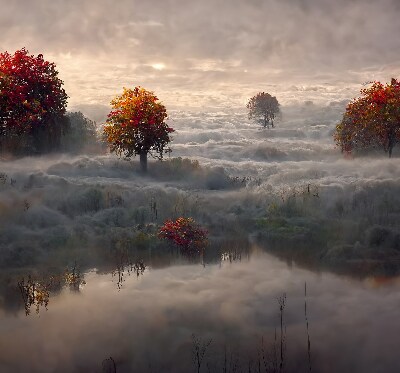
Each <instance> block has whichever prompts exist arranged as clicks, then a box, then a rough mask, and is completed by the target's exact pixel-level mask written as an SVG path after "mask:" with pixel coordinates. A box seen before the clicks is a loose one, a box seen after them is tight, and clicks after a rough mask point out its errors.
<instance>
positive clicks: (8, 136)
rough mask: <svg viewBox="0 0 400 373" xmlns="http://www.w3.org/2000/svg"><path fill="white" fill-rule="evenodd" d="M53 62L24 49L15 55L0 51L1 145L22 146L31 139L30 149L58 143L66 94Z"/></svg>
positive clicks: (62, 124) (53, 145)
mask: <svg viewBox="0 0 400 373" xmlns="http://www.w3.org/2000/svg"><path fill="white" fill-rule="evenodd" d="M62 85H63V82H62V80H60V79H59V78H58V72H57V70H56V66H55V64H54V63H51V62H48V61H45V60H44V59H43V56H42V55H41V54H39V55H38V56H37V57H35V56H33V55H30V54H29V52H28V51H27V50H26V49H25V48H23V49H21V50H17V51H16V52H15V53H14V54H10V53H8V52H4V53H1V54H0V138H1V141H0V144H1V145H2V146H3V147H7V146H8V147H9V148H11V150H12V148H14V149H15V148H21V146H23V144H21V140H22V139H25V140H26V141H28V142H29V141H30V142H31V146H33V147H34V149H32V148H31V149H29V150H30V151H36V152H40V151H45V150H52V149H53V148H56V147H57V146H59V141H60V137H61V133H62V131H63V128H64V127H65V126H66V125H67V123H68V121H67V120H66V119H65V117H64V114H65V108H66V104H67V98H68V96H67V94H66V93H65V91H64V89H63V88H62Z"/></svg>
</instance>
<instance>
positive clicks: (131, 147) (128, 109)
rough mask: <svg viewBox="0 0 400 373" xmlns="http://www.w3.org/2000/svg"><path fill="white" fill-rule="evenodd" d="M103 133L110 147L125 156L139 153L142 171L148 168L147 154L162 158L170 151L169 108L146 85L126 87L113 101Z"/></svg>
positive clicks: (171, 130)
mask: <svg viewBox="0 0 400 373" xmlns="http://www.w3.org/2000/svg"><path fill="white" fill-rule="evenodd" d="M111 105H112V108H113V110H112V111H111V112H110V114H108V119H107V124H106V126H105V127H104V134H105V136H106V139H107V142H108V143H109V144H110V148H111V151H113V152H115V153H117V154H118V155H119V156H121V155H124V156H125V158H128V159H129V158H131V157H132V156H135V155H139V156H140V164H141V168H142V171H143V172H146V171H147V154H148V153H150V154H151V155H152V156H153V157H155V158H158V159H162V157H163V154H164V153H166V152H169V151H170V149H169V148H168V143H169V142H170V141H171V138H170V134H171V133H172V132H174V130H173V129H172V128H171V127H169V126H168V125H167V124H166V123H165V119H166V118H167V111H166V108H165V106H164V105H162V104H161V103H160V102H159V100H158V98H157V97H156V96H155V95H154V93H153V92H150V91H147V90H146V89H144V88H141V87H136V88H135V89H133V90H132V89H126V88H124V92H123V93H122V95H120V96H117V97H116V98H115V99H114V100H113V101H111Z"/></svg>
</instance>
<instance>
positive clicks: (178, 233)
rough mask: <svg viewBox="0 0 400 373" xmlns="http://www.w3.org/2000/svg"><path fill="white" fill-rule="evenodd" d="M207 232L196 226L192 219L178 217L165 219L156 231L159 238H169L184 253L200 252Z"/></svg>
mask: <svg viewBox="0 0 400 373" xmlns="http://www.w3.org/2000/svg"><path fill="white" fill-rule="evenodd" d="M207 235H208V232H207V231H206V230H205V229H203V228H201V227H200V226H198V225H197V224H196V223H195V221H194V219H192V218H183V217H180V218H178V219H177V220H176V221H172V220H167V221H166V222H165V223H164V225H163V226H162V227H161V228H160V231H159V232H158V237H159V238H161V239H166V240H170V241H171V242H173V243H175V244H176V245H177V246H179V247H180V248H181V250H182V251H183V252H184V253H201V252H203V250H204V248H205V246H206V244H207Z"/></svg>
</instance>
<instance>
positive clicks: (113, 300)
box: [0, 250, 400, 373]
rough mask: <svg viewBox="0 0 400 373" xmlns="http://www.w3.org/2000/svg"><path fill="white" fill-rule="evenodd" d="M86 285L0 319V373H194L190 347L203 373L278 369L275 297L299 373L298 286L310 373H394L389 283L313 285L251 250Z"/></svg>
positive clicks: (399, 358) (303, 364) (322, 277)
mask: <svg viewBox="0 0 400 373" xmlns="http://www.w3.org/2000/svg"><path fill="white" fill-rule="evenodd" d="M85 280H86V285H85V286H84V287H83V288H82V289H81V290H80V291H79V292H74V291H71V290H69V289H63V290H62V291H61V293H59V294H56V295H54V296H52V297H51V299H50V303H49V305H48V310H47V311H46V310H45V309H44V308H41V310H40V312H39V314H36V313H35V311H34V310H33V311H32V312H31V314H30V315H29V316H26V315H25V312H24V309H23V308H21V309H20V310H18V311H13V312H12V311H10V310H5V309H2V310H0V331H1V334H0V371H1V372H41V373H42V372H102V371H112V370H110V369H111V367H110V364H108V363H109V362H110V360H108V361H105V359H108V358H110V357H112V359H113V360H114V361H115V363H116V367H117V372H197V366H196V365H195V362H196V361H195V360H196V359H195V358H194V355H193V350H194V348H195V346H196V343H197V346H199V347H200V348H201V347H203V346H208V347H206V349H205V354H204V359H203V360H202V362H201V367H200V371H201V372H207V371H211V372H214V371H216V372H223V371H224V369H225V368H226V371H227V372H234V371H236V372H241V371H243V372H248V371H249V367H250V371H254V372H256V371H257V372H258V364H260V366H261V371H265V370H263V369H264V360H265V361H267V362H268V361H269V363H271V364H272V365H271V366H273V361H274V357H273V356H275V355H274V345H275V348H276V351H277V356H278V358H277V363H278V364H279V363H280V342H281V339H280V308H279V303H278V299H279V298H280V297H282V296H283V294H286V303H285V308H284V311H283V322H284V329H283V332H284V333H285V329H286V333H285V334H284V336H286V337H285V340H284V341H283V346H284V347H285V348H284V369H285V371H287V372H291V371H304V372H305V371H309V369H310V367H309V365H310V362H309V358H308V351H307V329H306V321H305V312H304V306H305V294H304V288H305V283H307V297H306V300H307V317H308V321H309V336H310V345H311V351H310V352H311V368H312V371H314V372H398V371H400V355H399V353H398V351H399V343H400V318H399V317H398V315H399V307H400V292H399V290H400V280H399V279H390V280H388V279H377V278H375V279H372V278H371V279H364V280H358V279H353V278H350V277H341V276H337V275H334V274H330V273H324V272H322V273H315V272H312V271H309V270H305V269H301V268H298V267H297V266H296V265H288V264H287V263H285V262H283V261H280V260H278V259H276V258H274V257H271V256H270V255H268V254H266V253H264V252H261V251H259V250H255V252H254V253H253V254H252V255H251V256H250V257H248V258H247V257H246V258H245V259H242V260H241V261H236V262H232V263H230V262H229V261H228V262H222V263H221V264H213V265H206V266H202V265H199V264H188V263H186V264H182V263H179V264H176V265H171V266H168V267H164V268H157V269H155V268H151V267H150V268H148V269H147V270H146V271H145V272H144V274H143V275H140V276H139V277H136V275H133V274H132V275H131V276H128V277H127V278H126V280H125V281H124V282H123V284H122V288H121V289H118V286H117V283H116V277H112V276H111V274H109V273H107V274H104V273H103V274H100V273H97V272H96V271H95V270H93V271H90V272H88V273H86V274H85ZM281 299H282V298H281ZM275 330H276V333H277V337H276V342H274V340H275ZM193 335H194V337H193ZM210 340H211V342H210ZM107 369H109V370H107Z"/></svg>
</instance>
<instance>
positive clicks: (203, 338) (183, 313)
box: [0, 102, 400, 372]
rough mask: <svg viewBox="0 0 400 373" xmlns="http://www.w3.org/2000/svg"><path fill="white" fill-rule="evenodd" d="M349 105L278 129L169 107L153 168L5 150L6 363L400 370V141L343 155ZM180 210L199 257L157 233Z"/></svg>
mask: <svg viewBox="0 0 400 373" xmlns="http://www.w3.org/2000/svg"><path fill="white" fill-rule="evenodd" d="M344 105H345V104H344V103H342V102H332V103H331V104H329V105H327V106H317V105H313V104H310V103H308V104H305V105H297V106H287V107H283V108H282V119H281V120H280V121H279V122H277V124H276V127H275V128H273V129H263V128H259V127H258V126H257V125H255V124H254V123H252V122H250V121H249V120H248V119H247V113H246V112H245V111H244V110H237V111H233V110H226V111H214V112H213V111H211V112H200V111H199V112H183V111H173V112H171V113H170V118H171V123H172V124H173V127H174V128H175V130H176V133H174V135H173V142H172V144H171V147H172V153H171V155H170V156H169V157H166V158H165V160H164V161H155V160H151V159H150V160H149V165H148V172H147V174H145V175H143V173H142V172H141V171H140V167H139V162H138V159H133V160H132V161H130V162H128V161H125V160H122V159H119V158H118V157H116V156H115V155H112V154H106V152H105V151H103V152H102V153H97V154H90V155H88V154H81V155H80V154H75V155H67V154H52V155H48V156H36V157H24V158H20V159H14V160H12V159H3V160H1V162H0V171H1V175H0V221H1V226H0V253H1V255H0V268H1V272H0V273H1V278H2V279H1V289H0V291H1V293H0V305H1V307H0V320H1V325H2V333H1V337H0V345H1V351H2V352H1V359H0V367H1V369H2V371H10V372H11V371H12V372H19V371H20V372H24V371H30V372H55V371H57V372H59V371H66V372H67V371H68V372H89V371H99V372H101V371H110V372H111V371H115V370H116V371H118V372H131V371H132V372H133V371H134V372H136V371H137V372H188V371H204V372H206V371H212V372H214V371H215V372H242V371H243V372H244V371H246V372H247V371H250V372H259V371H271V372H272V371H300V370H302V371H305V370H309V369H311V368H312V370H314V371H318V372H328V371H329V372H330V371H340V372H354V371H360V372H361V371H367V370H368V371H385V372H389V371H396V368H398V359H397V358H396V356H397V352H396V351H397V350H396V342H395V341H396V340H397V336H398V335H399V334H398V333H399V331H400V330H399V329H400V324H399V322H398V320H397V305H398V304H399V303H398V302H399V299H398V286H399V282H398V278H397V277H396V276H398V274H399V268H400V266H399V264H400V230H399V224H398V221H399V218H400V201H399V199H400V179H399V178H400V165H399V163H398V158H397V156H398V155H397V154H398V153H396V151H397V150H398V149H396V148H395V149H394V153H393V158H392V159H388V158H387V157H386V156H385V155H384V154H381V153H379V152H376V153H373V154H368V155H358V156H357V157H351V158H350V157H344V156H343V155H342V154H341V153H340V150H339V149H337V148H335V147H334V145H333V141H332V133H333V131H334V128H335V125H336V123H337V122H338V120H339V119H340V116H341V113H342V112H343V109H344ZM181 216H183V217H191V218H193V219H195V221H196V222H197V223H198V224H200V225H201V226H202V227H204V228H205V229H206V230H207V231H208V245H207V247H206V249H205V250H204V252H203V253H201V254H199V255H190V256H186V255H184V253H182V252H181V251H180V250H179V249H178V248H176V247H175V246H174V245H172V244H170V243H168V242H164V241H162V240H160V239H159V238H158V237H157V232H158V229H159V227H160V226H161V225H162V224H163V222H164V221H166V220H167V219H177V218H178V217H181ZM271 254H272V256H271ZM305 283H307V297H305V294H304V286H305ZM283 294H285V299H286V300H285V305H284V307H283V308H282V303H279V300H281V302H282V299H283V298H282V297H283V296H284V295H283ZM305 302H306V303H307V310H308V314H307V313H306V314H304V303H305ZM383 304H384V305H385V306H384V307H383ZM280 317H283V324H284V329H281V327H280V325H281V324H280V320H281V319H280ZM307 320H308V322H309V328H306V321H307ZM366 323H368V328H366V327H364V325H365V324H366ZM333 331H334V332H333ZM282 332H283V335H282V334H280V333H282ZM308 340H309V341H311V344H310V346H311V347H307V344H308ZM332 367H334V368H333V370H332Z"/></svg>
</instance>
